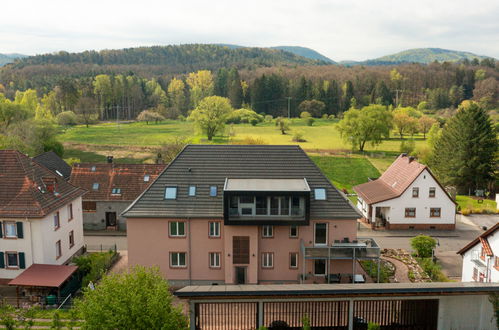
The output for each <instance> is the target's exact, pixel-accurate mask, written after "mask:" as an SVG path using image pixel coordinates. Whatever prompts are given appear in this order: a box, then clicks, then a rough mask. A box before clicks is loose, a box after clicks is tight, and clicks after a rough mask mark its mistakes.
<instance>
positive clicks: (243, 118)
mask: <svg viewBox="0 0 499 330" xmlns="http://www.w3.org/2000/svg"><path fill="white" fill-rule="evenodd" d="M263 120H264V117H263V116H262V115H259V114H257V113H256V112H255V111H253V110H251V109H239V110H234V111H232V112H231V114H230V115H229V117H228V118H227V123H229V124H231V123H232V124H240V123H249V124H251V125H253V126H255V125H256V124H258V123H261V122H262V121H263ZM253 122H254V124H253Z"/></svg>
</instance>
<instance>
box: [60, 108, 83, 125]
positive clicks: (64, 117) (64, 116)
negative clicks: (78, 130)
mask: <svg viewBox="0 0 499 330" xmlns="http://www.w3.org/2000/svg"><path fill="white" fill-rule="evenodd" d="M55 119H56V121H57V123H58V124H59V125H62V126H71V125H76V124H77V123H78V117H77V116H76V114H75V113H74V112H73V111H63V112H61V113H60V114H58V115H57V116H56V117H55Z"/></svg>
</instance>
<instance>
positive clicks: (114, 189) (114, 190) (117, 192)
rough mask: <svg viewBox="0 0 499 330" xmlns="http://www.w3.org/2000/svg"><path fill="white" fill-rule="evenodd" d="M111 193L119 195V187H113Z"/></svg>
mask: <svg viewBox="0 0 499 330" xmlns="http://www.w3.org/2000/svg"><path fill="white" fill-rule="evenodd" d="M111 194H112V195H121V188H113V190H112V191H111Z"/></svg>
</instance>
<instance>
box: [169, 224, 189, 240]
mask: <svg viewBox="0 0 499 330" xmlns="http://www.w3.org/2000/svg"><path fill="white" fill-rule="evenodd" d="M181 223H182V224H183V226H184V233H183V234H180V224H181ZM172 224H174V226H175V232H173V231H172ZM168 233H169V235H170V236H171V237H185V222H184V221H170V222H168Z"/></svg>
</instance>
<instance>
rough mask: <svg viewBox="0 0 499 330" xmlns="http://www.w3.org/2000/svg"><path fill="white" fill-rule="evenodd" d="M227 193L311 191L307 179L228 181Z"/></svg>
mask: <svg viewBox="0 0 499 330" xmlns="http://www.w3.org/2000/svg"><path fill="white" fill-rule="evenodd" d="M224 190H225V191H260V192H262V191H281V192H283V191H290V192H291V191H293V192H295V191H310V187H309V186H308V183H307V179H227V181H226V182H225V187H224Z"/></svg>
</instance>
